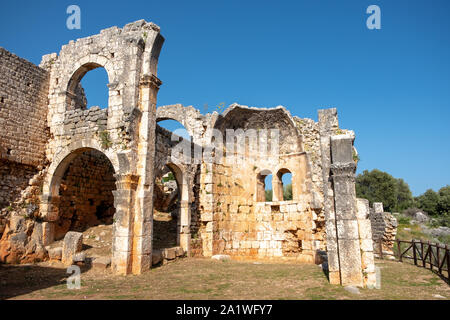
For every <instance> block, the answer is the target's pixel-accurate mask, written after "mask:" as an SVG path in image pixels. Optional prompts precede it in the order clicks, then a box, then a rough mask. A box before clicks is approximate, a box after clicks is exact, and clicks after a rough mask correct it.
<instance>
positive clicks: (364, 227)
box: [356, 199, 377, 288]
mask: <svg viewBox="0 0 450 320" xmlns="http://www.w3.org/2000/svg"><path fill="white" fill-rule="evenodd" d="M356 203H357V211H356V218H357V221H358V230H359V243H360V246H361V267H362V272H363V276H364V279H363V281H364V286H366V287H368V288H374V287H375V286H376V284H377V283H376V282H377V280H376V274H375V259H374V254H373V241H372V227H371V223H370V219H369V213H370V210H369V200H367V199H356Z"/></svg>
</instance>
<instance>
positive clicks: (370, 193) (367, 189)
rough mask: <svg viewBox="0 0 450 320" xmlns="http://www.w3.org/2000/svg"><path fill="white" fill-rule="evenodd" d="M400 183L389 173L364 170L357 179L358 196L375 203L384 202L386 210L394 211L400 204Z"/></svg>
mask: <svg viewBox="0 0 450 320" xmlns="http://www.w3.org/2000/svg"><path fill="white" fill-rule="evenodd" d="M398 184H399V183H398V181H397V180H396V179H395V178H394V177H393V176H391V175H390V174H389V173H387V172H383V171H380V170H378V169H374V170H372V171H370V172H369V171H368V170H364V171H363V173H362V174H359V175H358V176H357V177H356V196H357V197H358V198H364V199H367V200H369V202H370V204H371V205H372V204H373V203H374V202H383V206H384V208H385V210H387V211H392V210H393V209H395V208H396V206H397V202H398V196H397V190H398Z"/></svg>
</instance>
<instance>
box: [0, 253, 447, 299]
mask: <svg viewBox="0 0 450 320" xmlns="http://www.w3.org/2000/svg"><path fill="white" fill-rule="evenodd" d="M377 265H378V266H379V267H380V268H381V277H382V284H381V289H380V290H377V289H372V290H370V289H361V290H360V291H361V294H360V295H354V294H351V293H349V292H347V291H346V290H344V288H342V287H340V286H335V285H330V284H329V283H328V280H327V278H326V276H325V275H324V273H323V272H322V270H321V268H319V267H318V266H316V265H296V264H280V263H278V264H270V263H261V264H255V263H252V262H236V261H228V262H220V261H213V260H209V259H183V260H180V261H177V262H174V263H171V264H168V265H164V266H161V267H159V268H155V269H152V270H151V271H149V272H146V273H145V274H143V275H140V276H126V277H122V276H113V275H111V274H109V272H99V271H96V270H93V269H91V270H83V271H84V272H83V273H82V277H81V285H82V288H81V289H80V290H69V289H67V287H66V283H65V279H66V277H67V276H68V275H67V274H65V271H66V270H65V269H64V268H60V267H56V266H55V265H54V266H53V267H52V266H50V265H48V264H47V265H45V266H44V265H43V264H41V265H39V266H38V265H33V266H14V267H13V266H8V267H5V266H0V279H1V280H0V298H11V299H295V300H297V299H436V298H435V297H433V295H435V294H439V295H441V296H444V297H446V298H447V299H448V298H450V288H449V286H448V285H447V284H446V283H445V282H444V281H443V280H442V279H440V278H439V277H438V276H437V275H436V274H434V273H432V272H431V271H429V270H426V269H423V268H419V267H415V266H412V265H409V264H405V263H398V262H393V261H378V263H377Z"/></svg>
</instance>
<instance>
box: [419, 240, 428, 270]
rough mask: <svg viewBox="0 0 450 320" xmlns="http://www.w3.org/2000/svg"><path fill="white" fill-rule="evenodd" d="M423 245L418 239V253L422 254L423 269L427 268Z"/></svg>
mask: <svg viewBox="0 0 450 320" xmlns="http://www.w3.org/2000/svg"><path fill="white" fill-rule="evenodd" d="M423 245H424V243H423V242H422V239H420V251H421V254H422V257H421V258H422V264H423V267H424V268H426V266H427V263H426V262H425V255H424V254H423Z"/></svg>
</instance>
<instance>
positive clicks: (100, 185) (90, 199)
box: [49, 148, 116, 257]
mask: <svg viewBox="0 0 450 320" xmlns="http://www.w3.org/2000/svg"><path fill="white" fill-rule="evenodd" d="M50 181H51V182H50V192H51V194H50V203H49V204H50V208H51V211H52V212H53V213H52V215H53V216H54V217H53V219H52V225H53V235H52V239H51V241H53V240H55V241H56V242H54V243H52V244H51V246H60V245H61V241H62V239H63V238H64V236H65V235H66V233H67V232H69V231H77V232H82V233H83V244H84V247H83V250H84V251H85V253H86V256H87V257H100V256H108V257H109V256H111V253H112V248H111V247H112V242H113V221H114V215H115V213H116V209H115V207H114V192H115V190H116V179H115V169H114V166H113V164H112V163H111V161H110V159H109V158H108V157H107V156H106V155H105V154H104V153H103V152H101V151H99V150H97V149H94V148H80V149H77V150H74V151H72V152H71V153H69V154H68V155H67V156H65V157H64V158H63V159H62V161H60V163H59V164H58V166H57V167H56V169H55V171H54V173H53V175H52V177H51V180H50Z"/></svg>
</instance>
